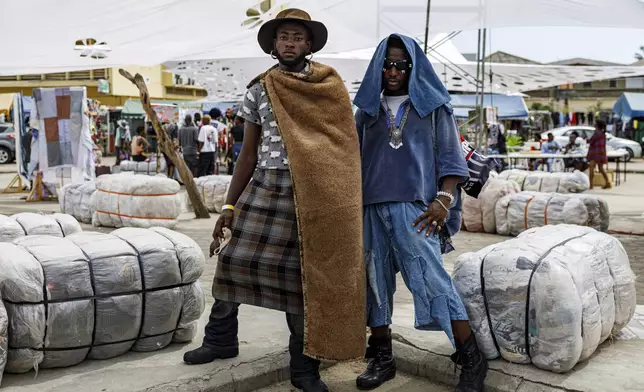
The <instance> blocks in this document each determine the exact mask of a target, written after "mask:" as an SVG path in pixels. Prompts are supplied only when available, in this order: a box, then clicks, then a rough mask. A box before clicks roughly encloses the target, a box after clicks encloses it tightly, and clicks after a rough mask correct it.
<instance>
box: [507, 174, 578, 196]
mask: <svg viewBox="0 0 644 392" xmlns="http://www.w3.org/2000/svg"><path fill="white" fill-rule="evenodd" d="M499 178H501V179H504V180H512V181H516V182H517V183H518V184H519V186H520V187H521V190H522V191H534V192H556V193H582V192H586V191H587V190H588V189H589V188H590V180H589V179H588V176H587V175H586V173H584V172H580V171H579V170H576V171H574V172H572V173H548V172H541V171H533V172H531V171H525V170H506V171H503V172H501V174H499Z"/></svg>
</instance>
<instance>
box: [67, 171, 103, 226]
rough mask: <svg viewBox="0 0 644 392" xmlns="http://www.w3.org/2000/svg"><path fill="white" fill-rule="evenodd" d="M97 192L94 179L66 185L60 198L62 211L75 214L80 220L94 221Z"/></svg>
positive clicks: (84, 221) (85, 221)
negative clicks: (95, 195)
mask: <svg viewBox="0 0 644 392" xmlns="http://www.w3.org/2000/svg"><path fill="white" fill-rule="evenodd" d="M95 193H96V184H95V183H94V181H85V182H81V183H77V184H67V185H65V186H64V187H63V188H62V189H61V192H60V197H59V198H58V200H59V203H60V210H61V212H63V213H65V214H69V215H71V216H73V217H74V218H76V220H78V221H79V222H83V223H92V215H94V211H95V210H96V206H95V198H94V194H95Z"/></svg>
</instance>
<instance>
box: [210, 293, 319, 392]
mask: <svg viewBox="0 0 644 392" xmlns="http://www.w3.org/2000/svg"><path fill="white" fill-rule="evenodd" d="M238 315H239V304H238V303H234V302H228V301H219V300H215V303H214V304H213V305H212V309H211V311H210V319H209V320H208V324H206V331H205V336H204V339H203V345H204V347H208V348H211V349H214V350H217V349H227V348H239V340H238V338H237V336H238V331H239V321H238ZM286 323H287V325H288V329H289V331H290V332H291V336H290V338H289V344H288V350H289V353H290V355H291V362H290V367H291V380H292V381H293V380H294V381H302V380H306V379H319V378H320V361H318V360H316V359H313V358H311V357H308V356H306V355H304V316H303V315H296V314H291V313H286Z"/></svg>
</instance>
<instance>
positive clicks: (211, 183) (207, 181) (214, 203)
mask: <svg viewBox="0 0 644 392" xmlns="http://www.w3.org/2000/svg"><path fill="white" fill-rule="evenodd" d="M232 178H233V177H232V176H222V175H213V176H204V177H199V178H195V183H196V184H197V188H199V193H200V194H201V199H202V200H203V201H204V203H205V204H206V208H208V211H210V212H216V213H221V209H222V207H223V206H224V204H225V203H226V195H227V194H228V187H229V186H230V181H231V180H232Z"/></svg>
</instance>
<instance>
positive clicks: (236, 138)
mask: <svg viewBox="0 0 644 392" xmlns="http://www.w3.org/2000/svg"><path fill="white" fill-rule="evenodd" d="M245 122H246V120H244V118H243V117H241V116H237V117H235V125H233V127H232V128H231V129H230V137H229V143H230V145H231V146H232V148H231V149H230V150H231V152H232V154H231V157H230V165H229V166H228V174H233V171H234V170H235V162H237V158H238V157H239V153H240V152H241V147H242V142H243V141H244V123H245Z"/></svg>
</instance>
